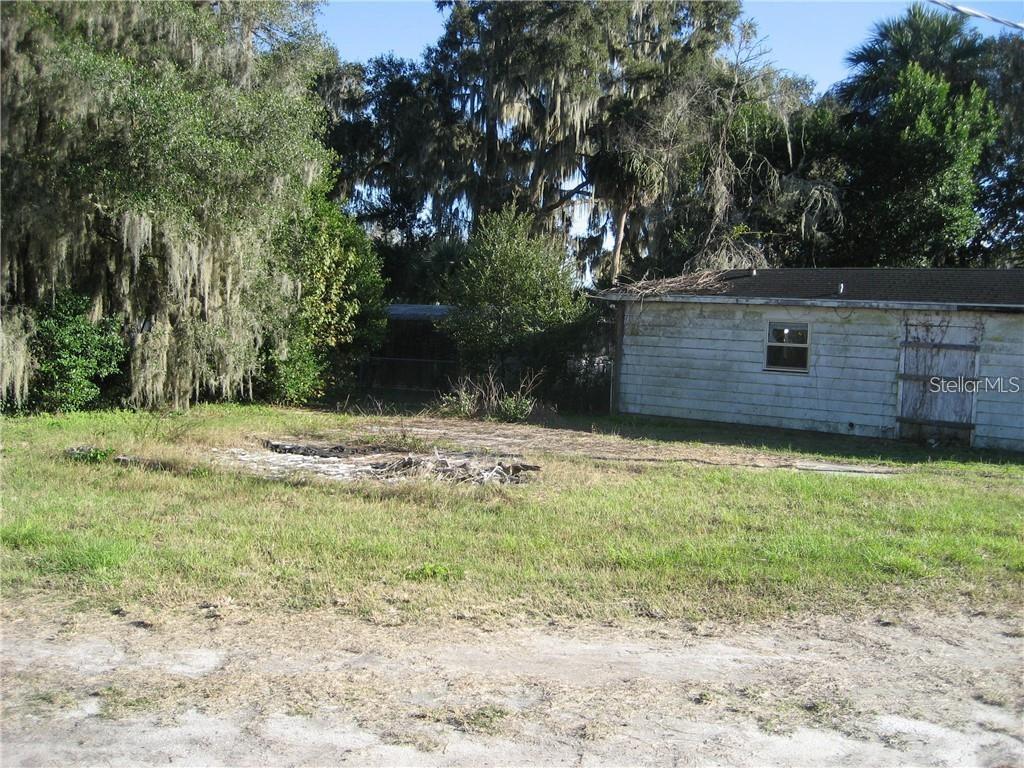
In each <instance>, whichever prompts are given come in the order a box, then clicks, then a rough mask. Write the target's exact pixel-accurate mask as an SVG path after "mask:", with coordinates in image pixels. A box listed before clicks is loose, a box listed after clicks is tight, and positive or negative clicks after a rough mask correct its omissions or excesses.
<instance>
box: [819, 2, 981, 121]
mask: <svg viewBox="0 0 1024 768" xmlns="http://www.w3.org/2000/svg"><path fill="white" fill-rule="evenodd" d="M984 61H985V43H984V40H983V38H982V35H981V33H979V32H978V31H977V30H974V29H972V28H971V26H970V24H969V22H968V19H967V17H966V16H963V15H961V14H958V13H946V12H945V11H938V10H931V9H929V8H926V7H925V6H924V5H922V4H921V3H914V4H913V5H911V6H910V7H909V8H907V10H906V12H905V13H904V14H903V15H902V16H898V17H896V18H892V19H886V20H885V21H883V22H880V23H879V24H876V25H875V29H874V32H873V33H872V35H871V37H870V38H869V39H868V41H867V42H865V43H864V44H863V45H861V46H860V47H858V48H856V49H854V50H853V51H851V52H850V54H849V55H848V56H847V57H846V63H847V64H848V65H849V66H850V67H851V68H853V70H854V73H853V74H852V75H851V76H850V77H848V78H847V79H846V80H844V81H843V82H841V83H840V84H839V85H838V86H837V87H836V95H837V96H838V97H839V99H840V100H841V101H842V102H843V103H845V104H847V105H849V106H850V107H851V109H853V110H854V115H855V116H856V117H858V118H870V116H872V115H874V114H877V113H878V112H879V111H880V110H881V109H882V108H884V106H885V104H886V103H887V101H888V99H889V98H890V97H891V96H892V94H893V93H895V91H896V89H897V87H898V84H899V80H900V75H901V74H902V73H903V71H904V70H905V69H906V68H907V67H908V66H910V65H911V64H915V65H917V66H918V67H920V68H921V69H922V70H924V71H925V72H928V73H930V74H932V75H941V76H942V78H943V79H944V80H945V81H946V82H948V83H950V85H951V87H952V91H953V94H954V95H960V96H962V95H966V94H967V93H968V91H969V90H970V88H971V85H972V84H973V83H975V82H976V81H977V80H978V76H979V73H980V72H981V70H982V67H983V66H984Z"/></svg>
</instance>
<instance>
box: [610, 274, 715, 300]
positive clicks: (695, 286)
mask: <svg viewBox="0 0 1024 768" xmlns="http://www.w3.org/2000/svg"><path fill="white" fill-rule="evenodd" d="M723 275H724V273H723V272H720V271H717V270H708V271H705V272H688V273H686V274H682V275H676V276H675V277H665V278H661V279H660V280H639V281H637V282H635V283H624V284H622V285H618V286H616V287H615V288H614V289H613V290H615V291H616V292H620V293H628V294H630V295H631V296H638V297H640V298H645V297H647V296H664V295H665V294H668V293H699V294H719V293H724V292H725V289H726V287H727V285H728V284H727V283H726V281H725V279H724V277H723Z"/></svg>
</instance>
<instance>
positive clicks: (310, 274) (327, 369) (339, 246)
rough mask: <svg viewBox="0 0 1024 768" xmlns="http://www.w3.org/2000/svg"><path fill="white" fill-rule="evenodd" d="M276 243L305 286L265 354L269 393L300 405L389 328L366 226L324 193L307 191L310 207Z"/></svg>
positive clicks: (343, 373)
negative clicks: (283, 330)
mask: <svg viewBox="0 0 1024 768" xmlns="http://www.w3.org/2000/svg"><path fill="white" fill-rule="evenodd" d="M275 248H276V251H277V253H278V257H279V259H280V261H281V262H283V263H285V264H287V265H288V272H289V273H290V274H292V275H295V276H297V278H298V279H299V280H300V281H301V285H302V298H301V301H300V302H299V303H298V304H297V308H295V309H293V310H292V312H291V314H290V315H289V316H288V318H287V320H286V333H285V334H284V340H283V341H282V342H281V343H278V344H277V345H276V346H274V347H270V348H268V349H266V350H265V351H264V354H265V358H266V362H265V369H264V372H265V381H264V382H263V384H262V390H263V394H264V396H266V397H268V398H269V399H271V400H274V401H276V402H282V403H289V404H295V403H302V402H306V401H308V400H310V399H312V398H314V397H318V396H321V395H323V394H324V393H325V391H326V389H327V388H328V386H330V385H335V384H339V383H343V382H345V381H346V380H347V379H348V378H349V377H350V376H351V374H352V372H353V369H354V367H355V365H356V364H357V363H358V362H359V360H360V359H362V357H363V356H365V355H367V354H370V353H371V352H372V351H373V349H374V348H376V347H377V346H379V344H380V343H381V341H382V340H383V336H384V330H385V327H386V315H385V303H384V281H383V278H382V276H381V270H380V262H379V260H378V259H377V257H376V255H375V253H374V251H373V247H372V245H371V243H370V240H369V238H368V237H367V235H366V233H365V231H364V230H363V229H362V227H360V226H359V224H358V223H356V222H355V220H354V219H352V218H351V217H350V216H346V215H345V214H343V213H342V212H341V209H340V208H339V207H338V205H337V204H335V203H333V202H331V201H330V200H328V199H327V197H326V189H325V187H324V186H320V187H317V188H315V189H314V190H313V192H312V193H311V194H310V201H309V212H308V213H307V214H306V215H304V216H303V217H301V218H299V219H297V220H295V221H293V222H290V223H289V224H288V225H286V226H284V227H282V228H281V229H280V230H279V232H278V234H277V237H276V238H275Z"/></svg>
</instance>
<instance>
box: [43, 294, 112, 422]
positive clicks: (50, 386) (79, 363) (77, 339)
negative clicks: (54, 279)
mask: <svg viewBox="0 0 1024 768" xmlns="http://www.w3.org/2000/svg"><path fill="white" fill-rule="evenodd" d="M88 311H89V300H88V299H87V298H86V297H84V296H79V295H77V294H75V293H71V292H68V291H65V292H62V293H59V294H57V296H55V297H54V300H53V303H52V304H51V305H50V306H49V307H46V308H45V309H43V310H42V311H41V312H40V313H39V316H38V317H37V318H36V329H35V334H34V336H33V337H32V341H31V350H32V358H33V359H34V361H35V372H34V374H33V376H32V383H31V386H30V390H29V406H30V407H31V408H33V409H36V410H43V411H75V410H79V409H81V408H85V407H87V406H89V405H91V404H93V403H95V402H96V400H97V399H98V398H99V396H100V394H101V388H100V383H101V382H102V380H103V379H104V378H106V377H108V376H111V375H113V374H115V373H117V372H118V370H119V369H120V366H121V363H122V362H123V361H124V358H125V353H126V352H127V347H126V346H125V343H124V340H123V339H122V338H121V334H120V332H119V330H118V327H117V321H116V320H115V319H114V318H109V317H108V318H104V319H103V320H101V321H100V322H98V323H94V322H92V321H91V320H90V319H89V317H88V314H87V313H88Z"/></svg>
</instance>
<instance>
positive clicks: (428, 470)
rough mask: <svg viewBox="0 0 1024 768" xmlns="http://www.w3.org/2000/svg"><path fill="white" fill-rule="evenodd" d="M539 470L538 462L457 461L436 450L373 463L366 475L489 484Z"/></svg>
mask: <svg viewBox="0 0 1024 768" xmlns="http://www.w3.org/2000/svg"><path fill="white" fill-rule="evenodd" d="M539 471H540V467H539V466H538V465H536V464H522V463H509V464H506V463H505V462H503V461H482V460H481V459H474V458H466V459H463V460H461V461H457V460H452V459H451V458H449V457H447V456H442V455H441V454H440V453H438V452H437V451H435V452H434V455H433V456H412V455H410V456H403V457H402V458H400V459H394V460H392V461H382V462H378V463H376V464H371V465H370V466H369V467H368V468H367V470H366V474H368V475H371V476H373V477H376V478H378V479H380V480H390V479H395V478H400V477H417V476H419V477H436V478H438V479H440V480H446V481H448V482H451V483H456V484H458V483H471V484H474V485H488V484H491V483H522V482H524V481H525V480H526V475H525V473H527V472H539Z"/></svg>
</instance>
